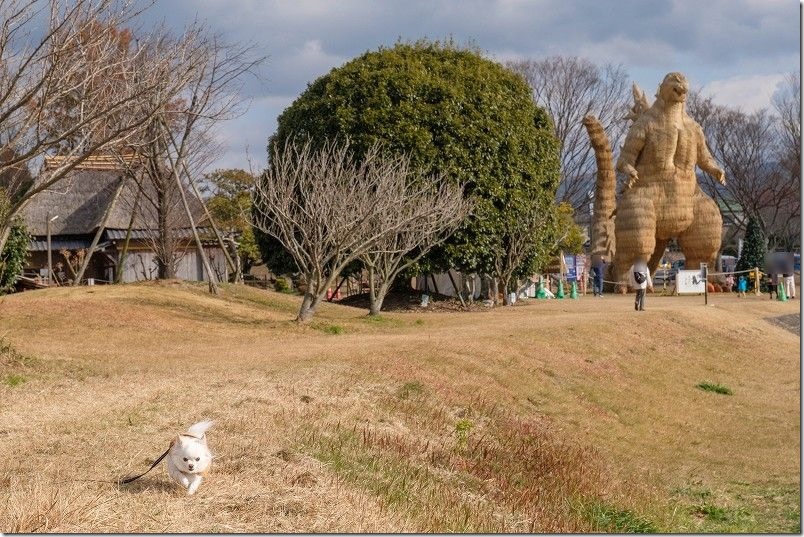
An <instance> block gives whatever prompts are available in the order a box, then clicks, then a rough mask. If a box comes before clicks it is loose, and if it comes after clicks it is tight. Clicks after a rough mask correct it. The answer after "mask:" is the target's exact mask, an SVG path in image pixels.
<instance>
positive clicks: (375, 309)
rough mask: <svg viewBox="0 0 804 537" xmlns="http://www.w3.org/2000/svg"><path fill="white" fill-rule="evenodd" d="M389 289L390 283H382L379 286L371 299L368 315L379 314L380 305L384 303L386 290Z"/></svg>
mask: <svg viewBox="0 0 804 537" xmlns="http://www.w3.org/2000/svg"><path fill="white" fill-rule="evenodd" d="M390 288H391V283H390V282H382V283H381V284H380V288H379V289H378V290H377V292H376V293H375V294H374V296H373V297H372V299H371V303H370V305H369V315H373V316H376V315H379V314H380V311H382V303H383V302H384V301H385V295H387V294H388V290H389V289H390Z"/></svg>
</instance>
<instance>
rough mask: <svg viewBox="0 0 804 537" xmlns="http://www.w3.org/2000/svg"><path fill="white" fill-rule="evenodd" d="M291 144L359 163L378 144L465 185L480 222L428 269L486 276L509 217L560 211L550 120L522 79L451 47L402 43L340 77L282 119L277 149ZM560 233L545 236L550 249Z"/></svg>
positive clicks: (328, 79)
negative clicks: (310, 145) (337, 150)
mask: <svg viewBox="0 0 804 537" xmlns="http://www.w3.org/2000/svg"><path fill="white" fill-rule="evenodd" d="M289 138H299V139H312V140H313V141H314V142H316V141H320V142H323V141H324V140H326V139H341V140H346V139H348V140H349V142H350V144H351V145H352V147H353V149H354V150H355V153H356V154H358V155H359V154H361V153H363V152H365V151H366V149H368V148H369V147H370V146H371V145H372V144H373V143H375V142H377V141H379V142H382V143H383V144H384V146H385V147H386V148H387V149H388V150H389V151H398V152H405V153H407V154H408V155H410V157H411V159H412V162H413V163H414V164H415V165H417V166H419V167H420V168H421V169H422V170H424V171H425V172H426V173H427V174H443V175H444V176H445V177H447V178H448V179H449V180H451V181H456V182H458V183H460V184H465V185H466V188H465V193H466V195H468V196H473V197H474V198H475V201H476V205H475V210H474V214H473V215H472V216H471V217H470V218H469V219H468V220H467V221H466V223H465V224H464V225H463V226H462V227H461V228H460V229H459V230H458V231H457V232H456V233H454V234H453V236H452V237H451V239H450V241H449V242H448V243H446V244H445V245H444V246H443V247H442V248H440V249H438V251H437V252H434V254H433V255H431V256H430V268H436V266H440V267H441V268H444V267H446V266H454V267H457V268H459V269H462V270H466V271H477V272H488V271H489V269H490V264H491V251H492V249H491V244H490V242H491V241H493V240H495V239H494V232H495V231H496V227H497V226H499V225H501V224H500V223H501V222H502V221H503V220H504V218H502V215H504V214H505V213H506V211H508V212H509V213H510V211H514V210H517V208H520V209H521V208H522V207H523V206H525V207H526V209H527V210H537V211H544V212H554V211H555V210H556V207H555V205H554V203H553V199H554V196H555V191H556V188H557V185H558V180H559V159H558V142H557V140H556V139H555V137H554V135H553V130H552V124H551V121H550V118H549V116H548V115H547V114H546V113H545V111H544V110H542V109H541V108H539V107H537V106H536V105H535V104H534V102H533V99H532V98H531V89H530V87H529V86H528V84H527V83H526V82H525V81H524V80H523V79H522V78H521V77H520V76H519V75H516V74H515V73H513V72H512V71H510V70H508V69H506V68H505V67H503V66H502V65H500V64H498V63H495V62H493V61H490V60H488V59H486V58H483V57H482V56H481V55H480V54H479V53H478V52H477V51H474V50H467V49H463V48H460V47H457V46H455V45H454V44H452V43H439V42H429V41H420V42H417V43H399V44H397V45H395V46H394V47H392V48H380V49H379V50H377V51H373V52H367V53H365V54H363V55H362V56H360V57H358V58H356V59H354V60H352V61H350V62H348V63H346V64H345V65H343V66H341V67H338V68H335V69H333V70H332V71H330V72H329V73H328V74H327V75H325V76H322V77H321V78H319V79H318V80H316V81H315V82H313V83H312V84H310V85H309V86H308V88H307V90H306V91H305V92H304V93H302V95H301V96H300V97H299V98H298V99H296V101H294V102H293V104H292V105H291V106H290V107H289V108H287V109H286V110H285V111H284V112H283V113H282V114H281V115H280V116H279V119H278V128H277V132H276V134H275V135H274V136H272V137H271V140H270V142H269V145H270V144H273V143H276V144H278V145H279V147H281V146H282V145H283V144H284V143H285V142H286V140H288V139H289ZM269 154H270V151H269ZM509 216H510V214H509ZM553 220H555V219H553ZM548 227H549V226H548ZM552 232H553V230H551V229H543V230H540V233H544V234H545V241H548V240H549V239H548V236H551V235H550V234H551V233H552ZM531 258H534V257H533V256H531Z"/></svg>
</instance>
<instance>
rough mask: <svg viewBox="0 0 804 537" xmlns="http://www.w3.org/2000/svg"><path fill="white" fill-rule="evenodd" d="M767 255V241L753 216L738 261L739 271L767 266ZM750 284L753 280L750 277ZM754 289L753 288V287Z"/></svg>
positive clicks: (749, 220)
mask: <svg viewBox="0 0 804 537" xmlns="http://www.w3.org/2000/svg"><path fill="white" fill-rule="evenodd" d="M766 253H767V241H766V240H765V236H764V235H763V233H762V229H760V227H759V224H758V223H757V221H756V219H755V218H754V217H753V216H752V217H750V218H749V219H748V226H747V227H746V230H745V241H744V242H743V250H742V253H741V254H740V259H739V260H737V270H738V271H740V270H750V269H753V268H754V267H763V266H764V265H765V254H766ZM748 281H749V282H752V281H753V280H752V279H751V278H750V277H749V279H748ZM751 287H752V288H753V286H751Z"/></svg>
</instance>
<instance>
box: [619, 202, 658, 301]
mask: <svg viewBox="0 0 804 537" xmlns="http://www.w3.org/2000/svg"><path fill="white" fill-rule="evenodd" d="M615 242H616V243H617V253H616V254H615V256H614V260H615V261H614V264H615V272H616V274H617V281H618V282H620V284H621V285H627V284H628V271H629V269H630V268H631V265H633V264H634V262H635V261H637V260H641V261H645V262H647V261H648V259H650V258H651V255H652V254H653V252H654V250H656V210H655V208H654V205H653V201H652V200H651V199H650V198H648V197H647V194H646V193H645V191H643V190H641V189H635V190H630V191H629V192H628V193H627V194H626V195H624V196H623V197H622V198H621V199H620V202H619V204H618V206H617V220H616V223H615Z"/></svg>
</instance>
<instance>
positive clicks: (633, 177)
mask: <svg viewBox="0 0 804 537" xmlns="http://www.w3.org/2000/svg"><path fill="white" fill-rule="evenodd" d="M643 147H645V128H644V127H643V126H642V125H639V124H637V123H635V124H634V125H632V126H631V129H630V130H629V131H628V136H626V137H625V143H624V144H623V148H622V150H620V157H619V158H618V159H617V166H616V169H617V171H618V172H620V173H622V174H624V175H625V176H626V177H628V183H627V185H626V187H625V189H626V190H627V189H629V188H631V187H632V186H634V184H635V183H636V182H637V181H638V180H639V173H637V170H636V168H635V166H636V161H637V159H638V158H639V154H640V153H641V152H642V148H643Z"/></svg>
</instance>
